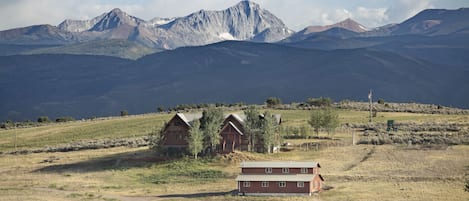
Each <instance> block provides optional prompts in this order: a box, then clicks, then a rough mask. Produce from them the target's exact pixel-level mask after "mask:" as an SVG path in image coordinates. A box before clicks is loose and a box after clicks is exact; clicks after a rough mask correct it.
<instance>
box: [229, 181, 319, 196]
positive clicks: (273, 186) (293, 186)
mask: <svg viewBox="0 0 469 201" xmlns="http://www.w3.org/2000/svg"><path fill="white" fill-rule="evenodd" d="M243 182H244V181H238V186H239V192H240V193H241V194H243V193H265V194H270V193H280V194H288V193H299V194H309V193H310V192H312V191H311V189H313V188H311V187H310V186H311V185H310V184H311V182H304V186H303V187H298V186H297V182H296V181H295V182H293V181H288V182H285V183H286V186H285V187H280V185H279V182H280V181H270V182H269V186H268V187H262V182H261V181H251V182H250V186H249V187H244V186H243Z"/></svg>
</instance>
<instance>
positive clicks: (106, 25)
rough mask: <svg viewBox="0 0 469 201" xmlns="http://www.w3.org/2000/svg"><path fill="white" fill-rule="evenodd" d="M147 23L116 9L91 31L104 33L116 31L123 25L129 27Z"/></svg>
mask: <svg viewBox="0 0 469 201" xmlns="http://www.w3.org/2000/svg"><path fill="white" fill-rule="evenodd" d="M144 22H145V21H144V20H142V19H139V18H137V17H134V16H131V15H129V14H127V13H125V12H123V11H122V10H120V9H119V8H114V9H112V10H111V11H110V12H108V13H107V14H106V15H104V17H103V18H102V19H101V20H99V21H98V22H97V23H96V24H95V25H94V26H93V27H92V28H91V29H90V31H104V30H108V29H114V28H117V27H119V26H121V25H128V26H132V27H135V26H138V25H139V24H140V23H144Z"/></svg>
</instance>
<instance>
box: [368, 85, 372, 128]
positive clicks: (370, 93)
mask: <svg viewBox="0 0 469 201" xmlns="http://www.w3.org/2000/svg"><path fill="white" fill-rule="evenodd" d="M372 96H373V92H372V90H371V89H370V92H369V93H368V100H369V101H370V123H372V122H373V100H372V98H373V97H372Z"/></svg>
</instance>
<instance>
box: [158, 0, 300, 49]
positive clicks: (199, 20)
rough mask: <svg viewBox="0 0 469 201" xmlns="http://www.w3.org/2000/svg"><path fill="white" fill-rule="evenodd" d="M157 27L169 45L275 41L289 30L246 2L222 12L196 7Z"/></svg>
mask: <svg viewBox="0 0 469 201" xmlns="http://www.w3.org/2000/svg"><path fill="white" fill-rule="evenodd" d="M157 29H162V30H165V31H167V32H168V37H170V38H171V40H168V41H167V42H168V44H167V45H169V46H170V47H178V46H193V45H203V44H209V43H214V42H219V41H223V40H249V41H259V42H275V41H279V40H282V39H284V38H285V37H288V36H289V35H291V34H292V33H293V31H291V30H290V29H288V28H287V27H286V26H285V24H284V23H283V22H282V21H281V20H280V19H278V18H277V17H275V16H274V15H273V14H272V13H270V12H269V11H267V10H265V9H262V8H260V6H259V5H258V4H256V3H253V2H250V1H242V2H240V3H238V4H236V5H235V6H233V7H230V8H228V9H226V10H223V11H205V10H200V11H198V12H195V13H192V14H190V15H188V16H185V17H180V18H176V19H175V20H174V21H172V22H170V23H168V24H164V25H161V26H158V27H157Z"/></svg>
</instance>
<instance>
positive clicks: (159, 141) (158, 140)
mask: <svg viewBox="0 0 469 201" xmlns="http://www.w3.org/2000/svg"><path fill="white" fill-rule="evenodd" d="M167 124H168V123H167V122H164V123H163V126H162V127H161V128H160V129H159V130H158V129H153V130H152V131H151V132H150V133H149V135H148V137H149V141H150V149H152V150H155V151H161V149H162V147H163V144H164V141H165V138H164V130H165V129H166V126H167Z"/></svg>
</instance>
